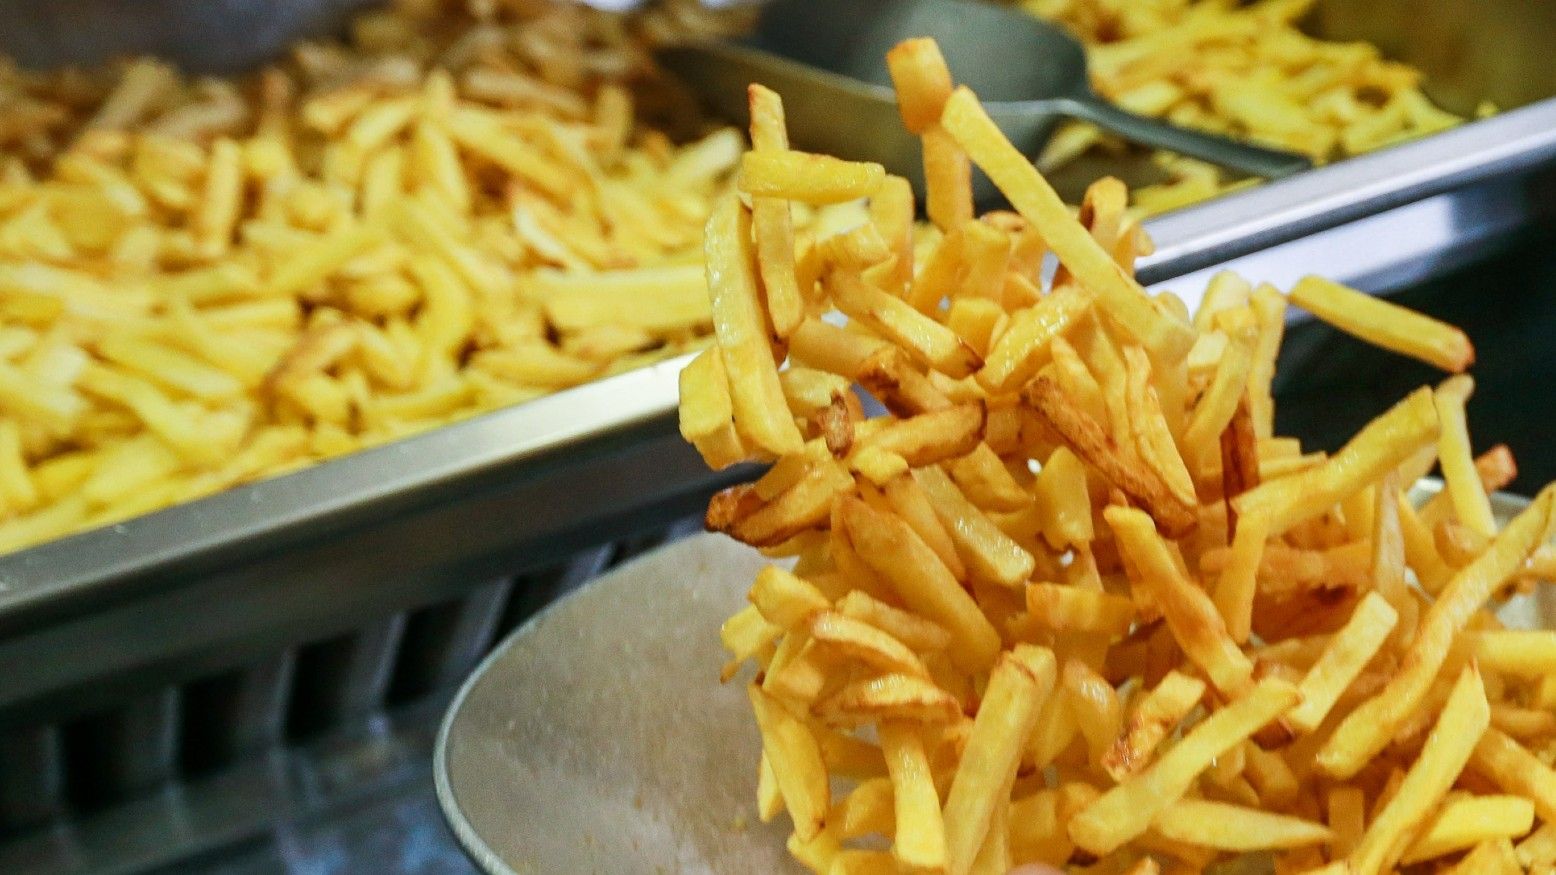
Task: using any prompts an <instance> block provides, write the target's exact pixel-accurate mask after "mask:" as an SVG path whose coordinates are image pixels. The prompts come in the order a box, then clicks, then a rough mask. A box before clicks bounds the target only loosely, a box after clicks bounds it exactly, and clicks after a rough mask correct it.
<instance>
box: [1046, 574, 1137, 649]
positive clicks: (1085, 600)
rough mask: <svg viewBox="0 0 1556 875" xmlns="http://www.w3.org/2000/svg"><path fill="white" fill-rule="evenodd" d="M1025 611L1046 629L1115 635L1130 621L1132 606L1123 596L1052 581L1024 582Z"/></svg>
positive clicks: (1124, 628)
mask: <svg viewBox="0 0 1556 875" xmlns="http://www.w3.org/2000/svg"><path fill="white" fill-rule="evenodd" d="M1026 604H1027V611H1028V612H1029V613H1030V614H1031V615H1032V617H1033V618H1034V619H1035V620H1037V622H1039V623H1041V624H1042V625H1044V626H1046V627H1047V628H1049V629H1054V630H1056V631H1066V632H1092V633H1096V634H1101V635H1107V636H1110V637H1119V636H1122V635H1124V634H1125V633H1127V632H1128V631H1129V627H1130V625H1131V624H1132V623H1133V622H1134V616H1135V605H1134V602H1132V601H1130V600H1129V599H1127V598H1124V597H1123V596H1116V595H1111V594H1109V593H1105V592H1098V591H1096V590H1088V589H1081V588H1080V587H1075V586H1061V585H1058V584H1053V583H1032V584H1028V585H1027V599H1026Z"/></svg>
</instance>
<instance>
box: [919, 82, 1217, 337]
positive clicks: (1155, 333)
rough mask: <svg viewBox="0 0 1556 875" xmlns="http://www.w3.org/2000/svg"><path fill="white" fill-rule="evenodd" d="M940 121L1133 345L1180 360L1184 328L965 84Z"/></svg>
mask: <svg viewBox="0 0 1556 875" xmlns="http://www.w3.org/2000/svg"><path fill="white" fill-rule="evenodd" d="M941 124H942V125H943V126H944V127H945V128H946V130H947V131H949V132H950V134H951V136H952V137H954V138H955V139H956V142H957V143H958V144H959V145H960V146H961V147H962V148H963V149H965V150H966V151H967V154H968V155H969V156H971V157H972V160H973V162H974V163H976V164H977V165H978V166H979V167H981V168H982V169H983V172H985V173H987V174H988V175H989V178H990V179H992V180H994V184H995V185H996V186H998V187H999V189H1000V191H1002V192H1003V193H1004V194H1005V196H1006V197H1007V198H1009V199H1010V202H1011V203H1012V204H1013V205H1015V207H1016V210H1017V211H1018V212H1020V213H1021V215H1022V216H1024V217H1025V218H1026V219H1027V220H1028V221H1030V222H1032V223H1033V224H1034V225H1036V226H1037V227H1039V228H1042V229H1043V235H1044V238H1045V239H1046V240H1047V242H1048V245H1049V246H1050V247H1051V248H1052V249H1053V251H1054V252H1055V253H1056V254H1057V255H1058V256H1059V260H1060V261H1061V262H1062V263H1063V264H1064V266H1065V267H1066V268H1068V269H1069V270H1070V272H1071V273H1072V274H1074V275H1075V276H1076V277H1077V278H1078V279H1079V280H1080V282H1081V285H1082V286H1083V287H1084V288H1085V289H1086V290H1087V291H1089V292H1090V293H1092V294H1093V295H1095V296H1096V297H1097V301H1098V304H1099V305H1100V306H1101V307H1102V309H1103V310H1104V311H1105V312H1106V313H1107V314H1108V316H1109V317H1110V318H1112V319H1113V320H1115V321H1116V322H1117V323H1118V324H1119V325H1120V326H1122V327H1123V329H1124V330H1125V331H1126V332H1128V334H1129V335H1130V336H1131V337H1132V338H1134V339H1135V340H1136V341H1137V342H1138V343H1140V344H1141V345H1142V346H1144V347H1146V348H1147V349H1149V350H1151V351H1152V353H1153V354H1155V355H1158V356H1160V357H1161V358H1162V359H1163V360H1164V361H1176V360H1178V359H1181V358H1182V357H1183V356H1184V355H1186V354H1187V353H1188V351H1189V347H1190V346H1192V345H1193V343H1194V339H1193V332H1192V331H1191V330H1190V328H1189V326H1187V325H1184V324H1181V323H1178V322H1177V321H1175V320H1173V319H1171V318H1170V317H1167V316H1164V315H1162V314H1161V313H1159V312H1158V311H1157V310H1156V309H1155V308H1153V307H1152V306H1151V305H1150V302H1149V300H1148V299H1147V298H1146V297H1145V296H1144V294H1143V293H1142V292H1141V291H1140V287H1139V286H1138V285H1137V284H1136V283H1135V282H1134V280H1133V279H1132V278H1130V277H1129V276H1128V275H1127V274H1126V273H1124V272H1123V271H1122V270H1121V269H1120V268H1119V266H1118V265H1117V264H1115V263H1114V261H1113V259H1112V258H1111V257H1110V256H1109V255H1108V254H1107V252H1105V251H1104V250H1103V249H1102V247H1101V246H1100V245H1098V243H1097V241H1096V240H1095V239H1093V238H1092V236H1091V235H1090V234H1088V233H1086V230H1085V229H1084V228H1083V227H1081V225H1080V223H1078V222H1075V221H1074V220H1072V219H1071V218H1070V217H1069V211H1068V210H1067V209H1066V208H1065V206H1064V202H1063V201H1061V200H1059V196H1058V195H1057V194H1055V193H1054V190H1053V188H1052V187H1051V186H1049V185H1048V182H1047V181H1046V180H1044V179H1043V176H1042V174H1040V173H1039V172H1038V171H1037V168H1035V167H1033V166H1032V163H1031V162H1030V161H1029V160H1028V159H1027V158H1026V157H1025V156H1024V155H1022V154H1021V153H1020V151H1018V150H1017V149H1016V148H1015V147H1014V146H1012V145H1011V144H1010V141H1009V140H1007V139H1005V136H1004V134H1002V133H1000V130H999V128H998V127H997V126H996V125H995V124H994V122H993V120H992V119H990V118H989V116H988V114H987V113H985V112H984V110H983V108H982V107H981V106H979V104H978V98H977V96H976V95H974V94H973V93H972V92H971V91H970V90H968V89H967V88H966V87H961V88H957V89H956V90H955V91H954V92H953V93H952V94H951V97H950V98H949V99H948V100H947V101H946V106H945V111H944V113H943V114H942V116H941Z"/></svg>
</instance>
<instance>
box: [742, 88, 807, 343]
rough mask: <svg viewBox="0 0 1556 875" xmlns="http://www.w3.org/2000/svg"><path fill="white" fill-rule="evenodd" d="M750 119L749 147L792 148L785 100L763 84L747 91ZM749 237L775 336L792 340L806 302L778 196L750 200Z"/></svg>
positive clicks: (786, 207) (789, 227) (786, 216)
mask: <svg viewBox="0 0 1556 875" xmlns="http://www.w3.org/2000/svg"><path fill="white" fill-rule="evenodd" d="M747 102H748V103H749V106H750V115H751V145H752V147H753V148H754V149H762V150H769V151H782V150H786V149H788V148H789V134H788V131H787V130H786V129H785V127H784V116H783V101H782V99H780V98H779V97H778V93H777V92H775V91H773V90H771V89H769V88H764V87H763V86H761V85H755V84H753V85H751V87H750V88H749V89H748V90H747ZM751 233H752V236H753V237H754V239H755V244H756V263H757V268H758V273H759V274H760V275H761V278H762V292H763V295H764V297H765V298H766V300H767V314H768V320H769V321H770V323H771V324H772V326H773V333H774V334H776V335H778V337H780V338H784V337H788V336H789V335H790V334H792V333H794V329H795V328H797V327H798V326H799V324H800V320H801V319H803V318H805V302H804V300H803V299H802V298H801V297H800V288H799V283H798V280H797V279H796V277H795V273H794V225H793V222H792V221H791V220H790V216H789V205H788V204H787V203H785V202H784V201H783V200H781V199H777V198H756V199H754V200H753V201H752V202H751Z"/></svg>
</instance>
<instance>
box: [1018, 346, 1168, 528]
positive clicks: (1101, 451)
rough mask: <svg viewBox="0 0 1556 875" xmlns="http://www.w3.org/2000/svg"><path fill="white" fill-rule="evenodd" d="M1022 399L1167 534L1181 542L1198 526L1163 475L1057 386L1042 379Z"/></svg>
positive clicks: (1030, 384) (1026, 389)
mask: <svg viewBox="0 0 1556 875" xmlns="http://www.w3.org/2000/svg"><path fill="white" fill-rule="evenodd" d="M1022 398H1023V399H1024V400H1025V401H1026V402H1027V404H1029V405H1031V406H1032V408H1033V409H1034V410H1036V411H1037V413H1038V415H1039V416H1041V417H1042V418H1043V419H1044V421H1045V422H1047V423H1048V424H1049V425H1050V426H1051V427H1052V428H1053V429H1054V431H1055V432H1057V433H1058V434H1059V435H1060V436H1061V437H1063V438H1064V441H1065V444H1066V446H1068V447H1069V448H1070V449H1071V450H1073V451H1074V452H1075V455H1077V456H1079V457H1080V458H1081V459H1082V460H1083V461H1085V462H1086V464H1088V465H1090V466H1091V467H1092V468H1093V469H1095V470H1096V471H1097V472H1098V473H1099V474H1101V475H1102V477H1103V478H1104V479H1106V480H1107V481H1108V482H1109V483H1111V484H1112V485H1114V486H1116V487H1117V488H1119V489H1121V490H1123V491H1124V493H1125V494H1126V495H1128V496H1129V497H1130V498H1131V499H1134V500H1136V501H1138V502H1140V503H1141V504H1142V505H1144V506H1145V508H1146V510H1147V511H1148V512H1149V513H1150V515H1151V517H1152V518H1153V519H1154V520H1155V521H1156V522H1157V523H1158V524H1160V525H1161V526H1162V531H1163V532H1165V533H1166V534H1168V535H1171V536H1179V535H1182V534H1184V533H1186V532H1187V531H1189V530H1190V529H1192V528H1193V527H1194V526H1195V525H1197V524H1198V518H1197V516H1196V515H1195V513H1194V511H1193V509H1192V508H1190V507H1187V506H1185V505H1184V504H1182V503H1181V502H1180V501H1179V499H1178V497H1177V496H1175V495H1174V494H1173V493H1172V491H1171V490H1170V489H1169V488H1168V486H1167V484H1166V483H1164V482H1163V481H1162V479H1161V477H1160V475H1158V474H1157V473H1156V472H1155V471H1154V470H1151V469H1150V468H1146V467H1144V466H1143V465H1141V464H1140V463H1138V462H1137V461H1136V460H1134V459H1133V458H1132V457H1125V456H1124V455H1123V454H1122V453H1121V452H1120V451H1119V448H1118V445H1117V444H1116V443H1115V442H1114V441H1113V439H1112V438H1111V437H1109V436H1108V435H1107V434H1106V433H1105V432H1104V431H1103V429H1102V426H1101V425H1099V424H1098V423H1097V422H1096V421H1095V420H1093V419H1091V418H1090V417H1089V416H1087V415H1086V414H1085V413H1084V412H1082V411H1080V410H1078V409H1076V408H1075V407H1074V406H1073V405H1072V404H1071V403H1070V402H1069V401H1068V400H1067V399H1066V398H1065V397H1064V394H1063V390H1061V389H1060V388H1059V387H1058V385H1057V384H1056V383H1054V382H1053V381H1051V380H1048V379H1046V378H1044V377H1038V378H1037V379H1035V380H1033V381H1032V382H1031V383H1028V384H1027V386H1026V388H1025V389H1024V390H1022Z"/></svg>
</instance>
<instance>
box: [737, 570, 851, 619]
mask: <svg viewBox="0 0 1556 875" xmlns="http://www.w3.org/2000/svg"><path fill="white" fill-rule="evenodd" d="M748 596H749V598H750V599H751V604H752V605H754V606H755V607H756V609H757V610H758V611H759V612H760V613H761V615H762V618H763V619H765V620H767V621H768V622H769V623H772V624H774V625H776V626H778V627H779V628H782V629H792V628H794V627H795V626H799V625H801V624H803V623H809V622H810V621H811V619H812V618H813V617H815V616H816V615H817V614H820V613H822V612H823V611H826V610H827V609H828V608H830V607H832V604H831V602H829V601H827V597H826V596H824V595H822V594H821V590H819V589H817V588H816V586H815V584H813V583H810V582H809V581H806V580H802V579H800V578H799V577H796V576H795V575H793V574H791V573H789V572H787V571H785V570H783V569H782V568H778V567H776V566H772V565H769V566H768V567H766V568H763V569H762V570H761V571H760V572H759V573H758V574H757V576H756V582H755V583H753V584H751V591H750V593H749V594H748ZM814 631H815V630H814V629H813V630H812V634H814Z"/></svg>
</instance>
